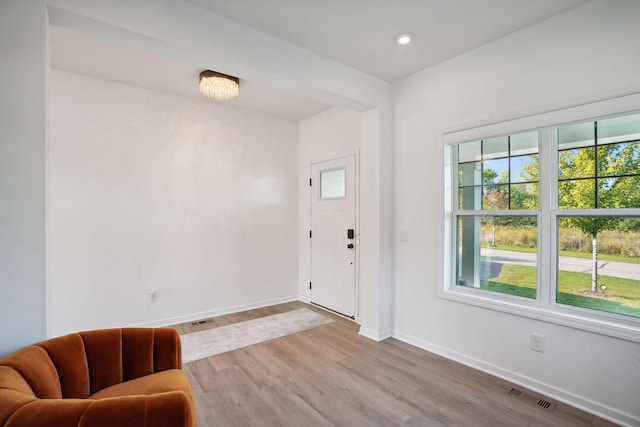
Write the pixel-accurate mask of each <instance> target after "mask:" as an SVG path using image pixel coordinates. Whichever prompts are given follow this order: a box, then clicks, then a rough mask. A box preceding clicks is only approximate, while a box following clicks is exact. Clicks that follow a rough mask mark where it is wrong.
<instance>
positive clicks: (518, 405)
mask: <svg viewBox="0 0 640 427" xmlns="http://www.w3.org/2000/svg"><path fill="white" fill-rule="evenodd" d="M301 307H307V308H309V309H312V310H315V311H318V312H320V313H322V314H324V315H326V316H328V317H331V318H332V319H334V320H335V322H334V323H331V324H329V325H326V326H321V327H318V328H315V329H311V330H308V331H304V332H300V333H297V334H294V335H290V336H287V337H283V338H279V339H277V340H273V341H270V342H266V343H263V344H258V345H254V346H251V347H246V348H243V349H239V350H235V351H232V352H229V353H225V354H221V355H218V356H214V357H210V358H208V359H202V360H199V361H196V362H192V363H188V364H185V365H184V367H183V369H184V370H185V372H186V374H187V375H188V376H189V379H190V380H191V384H192V387H193V391H194V394H195V398H196V406H197V410H198V420H199V425H200V427H211V426H296V427H298V426H331V425H336V426H518V427H524V426H536V427H537V426H608V425H613V424H611V423H609V422H607V421H605V420H602V419H600V418H597V417H594V416H592V415H590V414H587V413H585V412H582V411H579V410H577V409H575V408H572V407H570V406H567V405H565V404H562V403H560V402H554V401H553V400H551V399H548V398H546V397H544V396H543V397H542V398H543V400H547V401H548V402H549V403H550V404H551V410H547V409H544V408H542V407H539V406H538V405H537V403H538V401H539V397H540V396H536V395H535V393H533V392H530V391H529V390H527V389H524V388H522V387H519V386H515V385H514V384H511V383H508V382H506V381H503V380H501V379H498V378H495V377H492V376H490V375H487V374H485V373H482V372H480V371H477V370H475V369H472V368H469V367H466V366H464V365H461V364H459V363H456V362H453V361H451V360H449V359H445V358H443V357H440V356H437V355H434V354H432V353H429V352H427V351H424V350H420V349H418V348H416V347H413V346H411V345H408V344H405V343H403V342H401V341H398V340H396V339H393V338H390V339H387V340H384V341H382V342H379V343H377V342H375V341H372V340H369V339H367V338H364V337H361V336H359V335H358V325H356V324H355V323H353V322H351V321H349V320H346V319H342V318H340V317H338V316H334V315H332V314H330V313H328V312H326V311H323V310H320V309H317V308H315V307H313V306H310V305H306V304H303V303H300V302H293V303H287V304H281V305H277V306H271V307H266V308H261V309H256V310H251V311H245V312H242V313H235V314H231V315H226V316H220V317H216V318H213V319H208V322H207V323H205V324H201V325H195V326H194V325H192V324H191V323H187V324H182V325H177V326H176V328H177V329H178V330H179V331H180V333H189V332H194V331H197V330H202V329H208V328H212V327H218V326H223V325H227V324H231V323H236V322H241V321H245V320H251V319H255V318H258V317H262V316H268V315H271V314H277V313H281V312H285V311H289V310H295V309H298V308H301ZM514 387H515V388H517V389H518V390H519V391H521V392H522V393H523V394H522V395H521V396H520V397H516V396H514V395H513V394H510V391H511V389H512V388H514ZM531 399H533V401H532V402H529V400H531Z"/></svg>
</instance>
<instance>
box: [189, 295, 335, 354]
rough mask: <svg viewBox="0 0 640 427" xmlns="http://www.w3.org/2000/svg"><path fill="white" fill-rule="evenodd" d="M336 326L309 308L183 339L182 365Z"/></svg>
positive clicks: (191, 334)
mask: <svg viewBox="0 0 640 427" xmlns="http://www.w3.org/2000/svg"><path fill="white" fill-rule="evenodd" d="M331 322H333V320H331V319H329V318H328V317H326V316H323V315H322V314H319V313H316V312H315V311H312V310H309V309H307V308H300V309H298V310H293V311H287V312H285V313H280V314H274V315H272V316H265V317H260V318H258V319H254V320H248V321H246V322H240V323H234V324H232V325H227V326H220V327H218V328H213V329H207V330H204V331H199V332H192V333H190V334H185V335H182V336H181V337H180V338H181V340H182V363H189V362H193V361H195V360H200V359H204V358H205V357H211V356H215V355H216V354H221V353H226V352H227V351H232V350H236V349H238V348H242V347H248V346H250V345H253V344H258V343H261V342H265V341H270V340H273V339H276V338H280V337H284V336H287V335H291V334H295V333H296V332H302V331H306V330H307V329H312V328H316V327H318V326H322V325H326V324H328V323H331Z"/></svg>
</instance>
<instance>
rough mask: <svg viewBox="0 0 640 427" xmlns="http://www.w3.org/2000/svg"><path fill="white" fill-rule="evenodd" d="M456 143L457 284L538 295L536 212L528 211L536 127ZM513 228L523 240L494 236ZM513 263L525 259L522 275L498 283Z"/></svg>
mask: <svg viewBox="0 0 640 427" xmlns="http://www.w3.org/2000/svg"><path fill="white" fill-rule="evenodd" d="M457 149H458V153H457V165H458V189H459V190H458V212H457V214H458V215H457V216H458V226H457V239H456V241H457V247H458V250H457V251H456V254H457V263H456V265H457V278H458V279H457V280H458V282H457V284H458V285H459V286H469V287H474V288H480V289H487V290H491V291H495V292H502V293H505V294H511V295H519V296H523V297H526V298H536V287H537V286H536V282H537V280H536V276H537V267H536V264H537V263H536V252H537V240H538V239H537V234H538V232H537V223H538V218H537V215H536V214H535V213H534V214H532V213H531V212H530V211H531V210H536V209H537V208H538V204H539V203H538V132H529V133H525V134H516V135H509V136H504V137H500V138H492V139H486V140H480V141H473V142H467V143H463V144H460V145H458V146H457ZM514 230H518V235H519V236H522V240H520V241H517V242H516V241H512V240H511V239H510V238H509V236H500V237H498V233H505V232H506V233H511V234H512V235H514ZM498 239H500V241H501V243H502V245H501V247H500V248H498V246H497V241H498ZM515 248H517V249H518V250H516V251H514V250H512V249H515ZM520 249H521V250H520ZM516 265H527V266H528V269H527V272H528V274H527V275H526V276H524V275H520V276H519V277H518V278H517V285H515V284H513V283H501V282H500V280H502V281H503V282H504V280H503V279H501V277H502V276H503V275H505V274H509V271H511V270H512V269H513V268H514V266H516ZM522 270H523V269H522V268H521V267H517V268H516V269H515V271H516V272H521V271H522Z"/></svg>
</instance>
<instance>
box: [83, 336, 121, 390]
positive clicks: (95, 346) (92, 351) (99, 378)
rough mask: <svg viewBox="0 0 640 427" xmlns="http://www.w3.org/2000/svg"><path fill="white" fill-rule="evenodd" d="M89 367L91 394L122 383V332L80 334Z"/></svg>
mask: <svg viewBox="0 0 640 427" xmlns="http://www.w3.org/2000/svg"><path fill="white" fill-rule="evenodd" d="M80 336H81V337H82V341H84V348H85V353H86V355H87V364H88V366H89V382H90V384H89V388H90V390H91V393H95V392H97V391H99V390H102V389H103V388H105V387H109V386H110V385H113V384H118V383H121V382H122V330H120V329H102V330H95V331H88V332H80Z"/></svg>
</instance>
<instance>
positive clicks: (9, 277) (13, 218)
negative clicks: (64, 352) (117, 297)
mask: <svg viewBox="0 0 640 427" xmlns="http://www.w3.org/2000/svg"><path fill="white" fill-rule="evenodd" d="M46 19H47V16H46V9H45V8H43V7H38V5H35V4H33V3H32V2H0V58H2V66H1V67H0V93H1V94H2V96H1V97H0V98H1V99H0V331H1V332H0V356H2V355H3V354H6V353H9V352H11V351H13V350H15V349H17V348H19V347H21V346H23V345H26V344H29V343H32V342H35V341H39V340H42V339H44V338H46V332H47V330H46V288H45V286H44V283H45V212H44V210H45V170H44V167H45V163H44V161H45V139H46V77H45V73H46V69H47V55H46V52H47V45H46V41H47V37H46V25H45V24H46Z"/></svg>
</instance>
